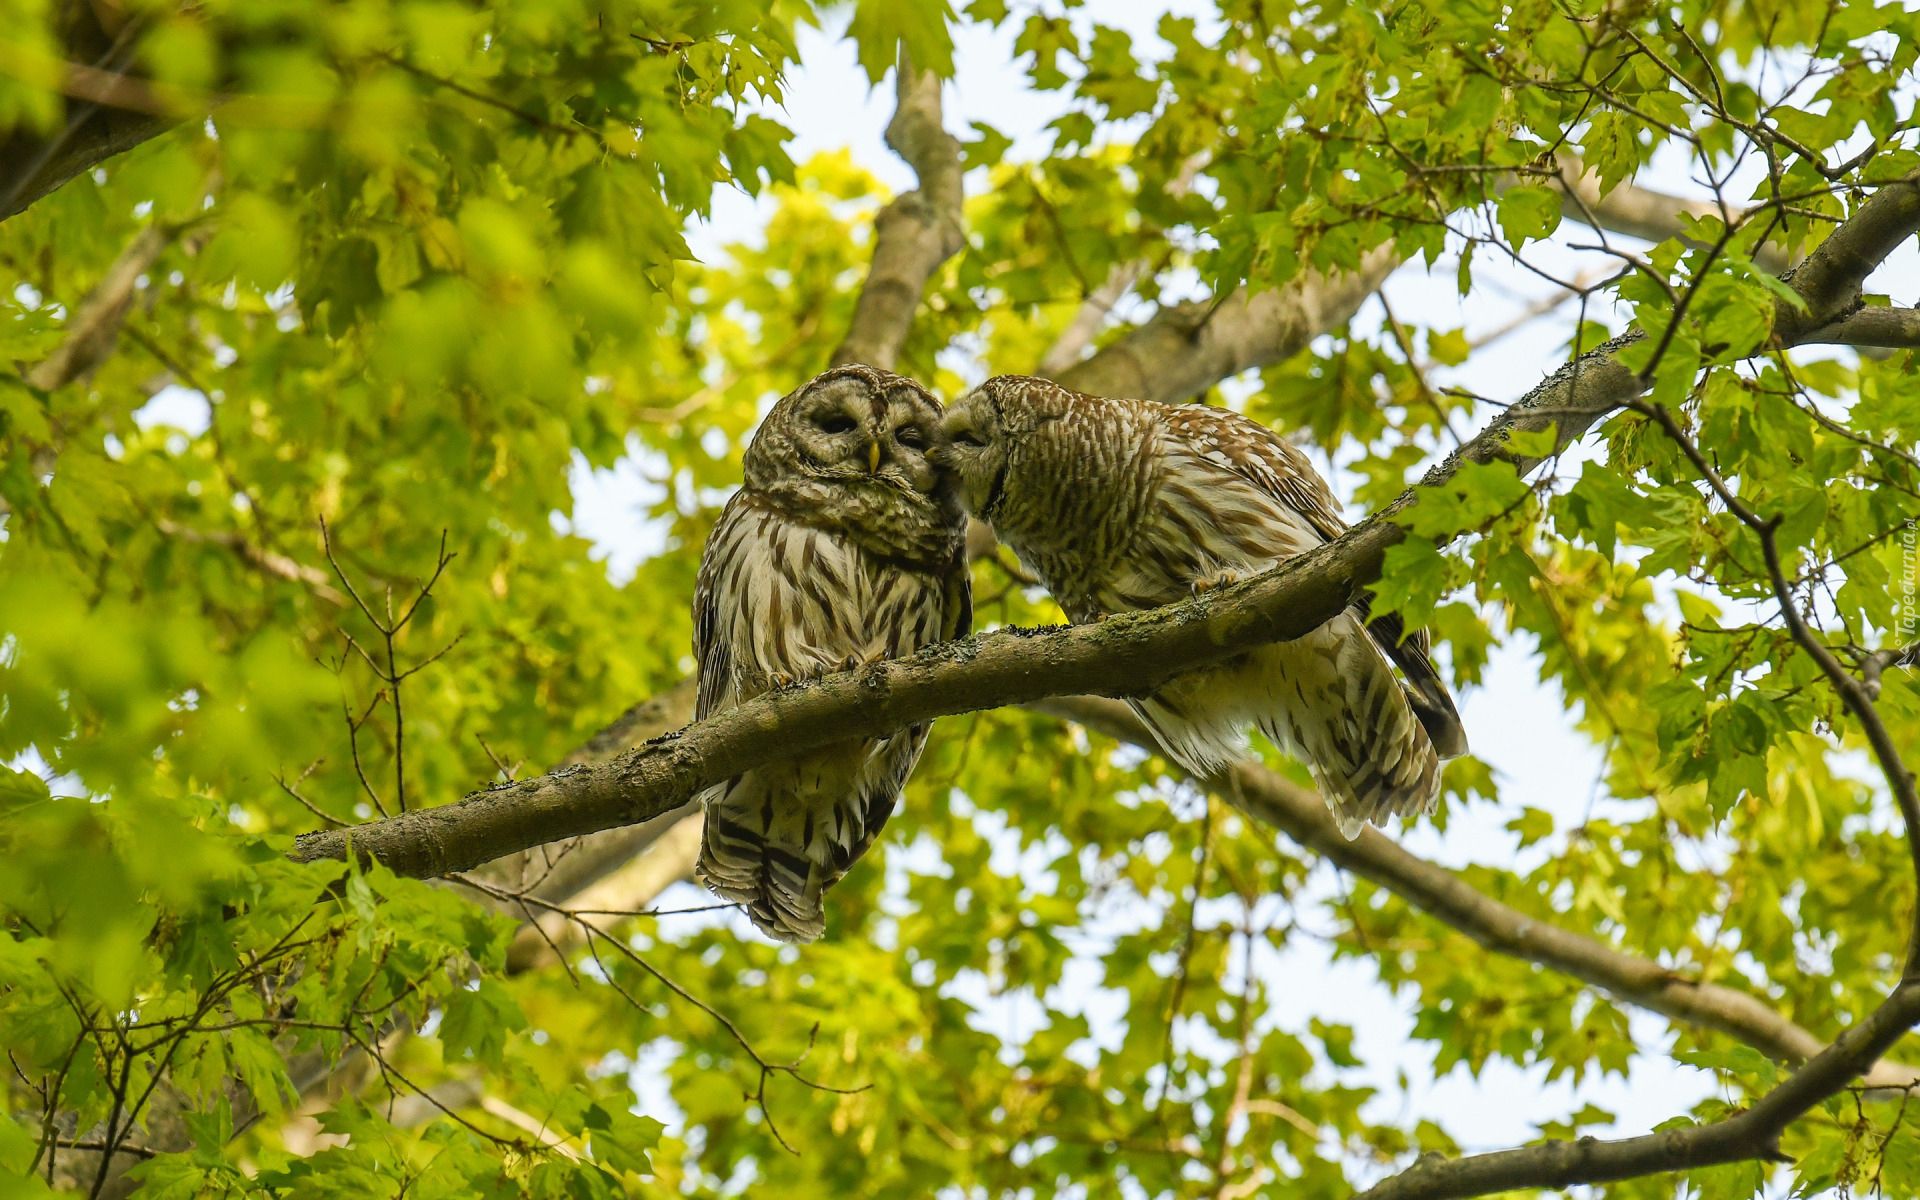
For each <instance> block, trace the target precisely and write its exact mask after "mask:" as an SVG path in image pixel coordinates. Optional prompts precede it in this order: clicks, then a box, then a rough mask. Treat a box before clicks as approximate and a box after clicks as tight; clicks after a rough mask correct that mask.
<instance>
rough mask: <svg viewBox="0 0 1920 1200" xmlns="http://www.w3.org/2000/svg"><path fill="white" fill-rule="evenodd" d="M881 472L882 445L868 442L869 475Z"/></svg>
mask: <svg viewBox="0 0 1920 1200" xmlns="http://www.w3.org/2000/svg"><path fill="white" fill-rule="evenodd" d="M879 470H880V443H879V442H868V443H867V474H869V475H872V474H875V473H876V472H878V471H879Z"/></svg>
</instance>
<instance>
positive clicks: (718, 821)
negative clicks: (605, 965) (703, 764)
mask: <svg viewBox="0 0 1920 1200" xmlns="http://www.w3.org/2000/svg"><path fill="white" fill-rule="evenodd" d="M822 782H823V781H822V780H821V778H820V774H819V773H818V772H817V771H816V770H815V769H814V764H812V763H810V762H809V760H806V759H801V760H798V761H797V762H794V763H783V764H777V765H776V766H773V767H770V768H767V769H766V770H764V771H749V772H748V773H747V774H745V775H742V776H740V777H739V778H737V779H731V780H728V781H727V782H726V783H724V784H721V785H720V786H719V787H715V788H710V789H709V790H708V791H707V792H706V793H705V794H704V795H703V796H702V797H701V799H702V801H703V803H704V806H705V808H706V812H707V821H706V827H705V829H704V830H703V831H702V833H701V837H700V861H699V862H698V863H697V864H696V865H695V866H694V871H693V873H694V878H696V879H698V880H699V881H700V882H701V883H702V884H704V885H705V886H706V888H707V890H708V891H710V892H712V893H713V894H714V895H716V896H719V897H720V898H721V899H723V900H730V901H732V902H734V903H735V904H739V905H742V906H744V907H745V908H746V910H747V916H748V917H749V918H750V919H751V920H752V921H753V923H754V925H755V926H756V927H757V928H758V929H759V930H760V932H762V933H764V934H766V935H767V936H768V937H770V938H773V939H774V940H775V941H781V942H811V941H814V940H815V939H817V938H818V937H819V936H820V935H821V934H822V933H824V932H825V931H826V910H825V908H824V907H823V906H822V897H823V896H824V895H825V894H826V891H827V889H828V888H830V887H832V886H833V885H834V884H835V883H838V882H839V880H840V877H841V876H843V875H845V874H846V873H847V868H849V867H851V866H852V865H853V864H854V862H855V861H857V860H858V859H859V857H860V856H861V855H862V854H864V853H866V851H867V847H868V846H871V845H872V844H873V839H874V837H875V836H877V835H878V834H879V832H880V830H881V828H882V827H884V826H885V825H886V823H887V818H888V817H889V816H891V815H893V803H894V799H895V797H896V796H897V795H898V791H899V790H898V788H897V787H894V788H891V789H889V788H887V787H884V786H880V785H878V784H877V783H873V782H869V781H868V780H866V779H865V778H862V779H860V780H857V781H849V782H850V783H851V786H850V787H848V788H846V789H845V790H841V789H838V788H821V787H819V786H818V785H819V784H820V783H822Z"/></svg>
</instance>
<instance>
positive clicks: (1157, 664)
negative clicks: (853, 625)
mask: <svg viewBox="0 0 1920 1200" xmlns="http://www.w3.org/2000/svg"><path fill="white" fill-rule="evenodd" d="M1896 193H1897V194H1896ZM1916 227H1920V185H1916V184H1915V183H1913V182H1912V181H1911V180H1909V181H1905V182H1903V183H1901V184H1896V185H1892V186H1890V187H1889V188H1886V189H1883V190H1882V193H1881V194H1879V195H1876V196H1874V197H1873V198H1872V199H1870V200H1868V201H1867V202H1866V203H1865V204H1863V205H1861V206H1860V209H1859V210H1858V211H1857V212H1856V214H1855V215H1854V217H1853V218H1850V219H1849V220H1848V221H1847V222H1845V223H1844V224H1843V225H1842V226H1841V227H1840V228H1839V229H1838V230H1836V231H1835V233H1834V234H1833V235H1832V236H1831V237H1830V238H1829V239H1828V240H1827V242H1825V243H1823V244H1822V245H1821V246H1820V247H1819V248H1818V249H1816V250H1815V251H1814V253H1813V254H1812V255H1811V256H1810V257H1809V258H1808V260H1807V262H1806V263H1804V264H1802V266H1801V267H1800V268H1799V270H1798V271H1796V273H1795V276H1794V279H1793V281H1792V282H1793V285H1794V286H1795V287H1796V289H1798V290H1800V291H1801V292H1802V293H1803V296H1804V299H1805V300H1806V303H1807V306H1808V308H1809V310H1810V311H1812V312H1815V313H1826V314H1833V313H1836V312H1839V311H1843V310H1844V309H1846V308H1849V307H1852V306H1854V305H1856V304H1857V303H1858V287H1859V283H1860V281H1861V280H1863V279H1864V278H1865V277H1866V275H1867V274H1868V273H1869V272H1870V271H1871V270H1872V263H1871V262H1870V261H1868V259H1869V257H1870V255H1871V253H1872V252H1873V250H1874V248H1878V253H1879V254H1880V255H1881V257H1884V256H1885V254H1886V253H1889V252H1891V250H1892V249H1893V248H1894V247H1895V246H1897V245H1898V244H1899V243H1900V242H1901V241H1903V240H1905V239H1906V238H1907V237H1910V236H1912V234H1913V231H1914V229H1915V228H1916ZM1816 284H1818V285H1820V286H1823V287H1834V288H1842V289H1844V288H1847V287H1852V288H1853V289H1854V292H1853V294H1852V295H1851V296H1845V297H1836V296H1834V295H1831V294H1828V293H1826V292H1821V291H1817V290H1815V285H1816ZM1787 311H1788V312H1792V310H1791V309H1789V310H1787ZM1828 319H1831V318H1830V316H1829V318H1828ZM1820 323H1821V324H1825V323H1826V321H1824V320H1823V321H1822V322H1820ZM1809 327H1811V326H1809ZM1792 332H1793V331H1792V329H1791V327H1789V328H1788V329H1787V330H1785V333H1786V334H1787V335H1788V337H1789V338H1790V336H1791V334H1792ZM1622 344H1624V340H1616V341H1615V342H1612V343H1609V344H1608V345H1606V346H1603V347H1601V348H1600V349H1598V350H1596V351H1593V352H1591V353H1589V354H1587V355H1583V356H1582V357H1581V358H1579V359H1577V360H1575V361H1574V362H1573V363H1570V364H1568V365H1567V366H1566V367H1563V368H1562V369H1561V370H1560V371H1558V372H1556V373H1555V374H1554V375H1553V376H1551V377H1549V378H1548V379H1547V380H1546V381H1544V382H1543V383H1542V384H1541V385H1540V386H1539V387H1537V388H1535V389H1534V390H1533V392H1532V393H1530V394H1529V395H1528V396H1527V397H1526V398H1525V399H1524V400H1522V401H1521V402H1520V403H1519V404H1516V405H1514V406H1513V407H1512V408H1510V409H1508V410H1507V411H1506V412H1505V413H1504V414H1503V415H1502V416H1501V418H1500V419H1499V420H1498V421H1495V422H1494V423H1493V424H1492V425H1491V426H1490V427H1489V428H1488V429H1487V430H1485V431H1483V432H1482V433H1481V434H1480V435H1479V436H1477V437H1475V438H1474V439H1473V441H1472V442H1470V443H1468V444H1467V445H1465V446H1463V447H1461V449H1459V450H1458V451H1456V452H1455V453H1454V454H1452V455H1450V456H1449V457H1448V458H1447V460H1446V461H1445V462H1443V463H1441V464H1439V465H1438V466H1436V467H1435V468H1434V469H1433V470H1432V471H1430V472H1429V473H1428V475H1427V478H1426V480H1425V484H1426V485H1428V486H1432V485H1436V484H1439V483H1443V482H1444V481H1445V480H1447V479H1448V478H1450V477H1451V476H1452V475H1453V473H1454V472H1455V471H1456V470H1458V469H1459V467H1460V465H1461V464H1462V463H1464V462H1469V461H1478V462H1485V461H1488V460H1491V459H1493V458H1496V457H1498V458H1505V459H1507V460H1509V461H1512V462H1514V463H1515V465H1516V466H1517V467H1519V468H1520V469H1521V470H1522V471H1530V470H1531V469H1532V468H1533V467H1534V466H1537V465H1538V463H1539V461H1540V460H1539V459H1537V458H1526V457H1524V456H1520V455H1516V454H1514V453H1512V452H1511V451H1509V450H1508V449H1507V447H1506V441H1507V438H1508V437H1509V436H1510V435H1511V433H1512V432H1513V431H1515V430H1522V429H1525V430H1537V429H1544V428H1549V427H1551V428H1554V429H1555V430H1556V434H1557V437H1556V440H1557V442H1558V444H1559V445H1560V446H1565V445H1567V444H1568V443H1570V442H1571V441H1573V440H1574V439H1575V438H1577V437H1579V436H1581V435H1582V434H1583V433H1584V432H1585V431H1586V430H1587V429H1588V428H1590V427H1591V426H1592V424H1593V423H1594V422H1595V421H1597V420H1599V419H1600V418H1602V417H1603V416H1605V415H1606V414H1608V413H1610V412H1612V411H1614V410H1615V409H1617V408H1618V407H1619V406H1620V405H1622V404H1623V403H1625V402H1626V401H1627V400H1629V399H1632V398H1633V397H1635V396H1637V395H1638V394H1639V393H1640V392H1641V391H1642V390H1643V389H1644V387H1645V386H1646V384H1647V381H1645V380H1643V379H1642V378H1641V377H1639V376H1638V375H1636V374H1635V373H1634V372H1633V371H1632V370H1630V369H1628V368H1627V367H1625V366H1624V365H1622V364H1621V363H1620V362H1619V361H1618V360H1617V359H1616V358H1614V357H1613V353H1614V351H1616V350H1618V349H1619V348H1620V346H1621V345H1622ZM1412 499H1413V494H1412V493H1409V494H1408V495H1407V496H1403V497H1402V499H1401V500H1400V501H1399V502H1398V503H1397V504H1396V506H1395V507H1396V508H1398V507H1401V506H1404V505H1406V504H1409V503H1411V502H1412ZM1386 515H1387V514H1383V517H1376V518H1375V519H1373V520H1370V521H1367V522H1365V523H1363V524H1361V525H1359V526H1357V527H1355V528H1354V529H1353V530H1351V531H1350V532H1349V533H1347V534H1346V535H1345V536H1343V537H1342V538H1340V539H1339V540H1338V541H1335V542H1332V543H1330V544H1328V545H1326V546H1323V547H1320V548H1319V549H1317V550H1315V551H1314V552H1312V553H1310V554H1307V555H1303V556H1301V557H1300V558H1297V559H1294V560H1292V561H1290V562H1288V563H1285V564H1283V565H1281V566H1280V567H1277V568H1275V569H1274V570H1273V571H1270V572H1268V573H1266V574H1265V575H1262V576H1258V577H1256V578H1254V579H1251V580H1247V581H1244V582H1242V583H1240V584H1237V585H1235V586H1233V587H1231V588H1226V589H1222V590H1220V591H1218V592H1215V593H1212V594H1209V595H1207V596H1203V597H1200V598H1198V599H1195V600H1192V601H1187V602H1185V603H1182V604H1177V605H1172V606H1170V607H1168V608H1164V609H1159V610H1155V611H1152V612H1145V613H1130V614H1125V615H1121V616H1116V617H1113V618H1110V619H1108V620H1107V621H1105V622H1102V623H1101V624H1099V625H1095V626H1085V627H1075V628H1068V629H1062V630H1049V631H1045V632H1041V633H1037V634H1025V633H1021V632H1016V631H1001V632H998V633H994V634H990V635H987V636H984V637H976V638H969V639H966V640H964V641H960V642H954V643H949V644H946V645H943V646H937V647H932V648H930V649H929V650H927V651H924V652H922V653H921V654H919V655H916V656H914V657H913V658H909V659H903V660H896V661H888V662H879V663H871V664H868V665H866V666H864V667H861V668H860V669H858V670H857V671H853V672H847V673H842V674H837V675H833V676H829V677H827V678H825V679H822V680H819V681H817V682H815V683H812V684H809V685H803V686H798V687H794V688H789V689H784V690H781V691H777V692H773V693H769V694H768V695H765V696H761V697H759V698H757V699H755V700H753V701H751V702H749V703H747V704H744V705H742V706H740V707H739V708H736V709H734V710H732V711H730V712H728V713H725V714H722V715H720V716H717V717H714V718H712V719H710V720H707V721H704V722H701V723H699V724H697V725H694V726H691V727H689V728H688V729H686V730H685V731H683V732H682V733H680V734H678V735H675V736H673V737H670V738H665V739H661V740H658V741H655V742H652V743H649V744H647V745H645V746H642V747H641V748H640V749H638V750H636V751H634V752H632V753H631V754H629V755H627V756H625V757H623V758H621V759H619V760H617V761H615V762H613V763H610V764H607V765H605V766H602V767H578V768H573V769H571V770H565V771H560V772H556V773H554V774H552V775H549V776H545V777H542V778H540V779H535V780H529V781H527V782H524V783H518V784H512V785H507V786H504V787H500V788H496V789H493V790H491V791H489V792H486V793H481V794H478V795H475V796H472V797H469V798H468V799H466V800H464V801H462V802H460V803H459V804H455V805H449V806H446V807H444V808H435V809H426V810H423V811H419V812H414V813H408V814H406V815H405V816H403V817H398V818H395V819H393V820H391V821H381V822H374V823H370V824H368V825H363V826H359V827H356V828H353V829H346V830H334V831H327V832H321V833H313V834H307V835H305V836H303V837H302V838H301V839H300V840H299V842H298V843H297V845H296V847H295V849H294V857H295V858H297V859H300V860H303V861H304V860H312V859H317V858H341V857H344V856H345V855H346V854H348V853H349V852H350V851H349V845H351V846H352V847H353V848H354V851H355V852H358V853H360V854H363V855H371V856H372V857H375V858H378V859H380V860H381V861H382V862H384V863H386V864H387V865H388V866H389V867H390V868H392V869H393V870H395V871H398V872H400V873H402V874H408V875H440V874H446V873H448V872H453V871H463V870H468V869H470V868H472V867H474V866H476V865H478V864H479V863H482V862H485V861H488V860H490V859H493V858H497V857H499V856H501V855H502V854H506V853H511V852H514V851H517V850H522V849H525V848H527V847H530V846H536V845H539V844H541V843H544V842H549V841H553V840H556V839H557V838H561V837H569V836H577V835H580V834H585V833H591V832H595V831H598V830H601V829H606V828H611V827H613V826H617V825H623V824H633V823H637V822H639V821H643V820H647V819H649V818H652V817H656V816H659V815H660V814H662V813H664V812H668V811H671V810H672V809H675V808H678V807H680V806H681V805H683V804H685V803H687V802H688V801H689V800H691V799H692V798H693V796H694V795H696V794H697V793H698V792H699V791H700V790H701V789H702V788H704V787H707V786H709V785H711V784H713V783H717V782H719V781H721V780H724V779H728V778H731V777H732V776H734V775H738V774H740V773H741V772H743V771H747V770H751V769H753V768H754V767H758V766H761V765H763V764H765V763H767V762H771V761H774V760H776V759H778V758H783V757H786V756H790V755H792V754H794V753H797V752H800V751H803V750H806V749H810V748H812V747H815V746H821V745H825V744H828V743H830V742H835V741H840V740H844V739H847V738H853V737H868V736H879V735H882V734H885V733H889V732H892V731H893V730H896V729H899V728H902V727H904V726H906V725H909V724H912V723H915V722H917V721H922V720H930V719H932V718H934V717H938V716H942V715H946V714H949V713H956V712H968V711H974V710H977V709H982V708H991V707H998V706H1000V705H1004V704H1014V703H1023V702H1026V701H1031V700H1039V699H1044V698H1046V697H1048V696H1058V695H1070V694H1075V693H1081V692H1092V693H1095V694H1101V695H1109V696H1129V695H1139V694H1142V693H1144V692H1147V691H1150V690H1152V689H1153V688H1154V687H1155V686H1157V685H1158V684H1160V683H1161V682H1163V681H1165V680H1166V679H1167V678H1170V677H1171V676H1172V675H1174V674H1177V673H1179V672H1180V671H1184V670H1188V669H1191V668H1193V667H1196V666H1200V665H1204V664H1206V663H1211V662H1216V661H1219V660H1220V659H1222V658H1225V657H1228V656H1230V655H1232V654H1234V653H1238V652H1240V651H1242V650H1245V649H1247V648H1250V647H1252V646H1255V645H1261V644H1265V643H1268V642H1273V641H1284V640H1288V639H1290V638H1294V637H1298V636H1300V635H1302V634H1304V633H1306V632H1308V631H1310V630H1312V629H1314V628H1317V627H1318V625H1319V624H1320V623H1321V622H1322V621H1324V620H1326V619H1327V618H1328V617H1329V616H1331V615H1333V614H1335V613H1338V612H1340V611H1342V610H1343V609H1344V608H1346V607H1347V605H1348V604H1350V603H1351V602H1352V601H1353V600H1354V599H1355V597H1356V596H1357V595H1358V594H1359V589H1360V588H1362V587H1364V586H1365V585H1366V584H1368V583H1371V582H1372V581H1373V580H1374V579H1376V578H1378V574H1379V569H1380V561H1381V558H1382V556H1383V555H1384V554H1385V552H1386V549H1387V547H1388V546H1390V545H1393V544H1394V543H1396V542H1398V541H1399V540H1400V538H1401V536H1402V533H1401V529H1400V527H1399V526H1398V525H1396V524H1394V523H1393V522H1392V521H1391V520H1389V519H1383V518H1384V517H1385V516H1386Z"/></svg>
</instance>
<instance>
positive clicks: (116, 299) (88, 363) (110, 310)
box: [0, 222, 177, 515]
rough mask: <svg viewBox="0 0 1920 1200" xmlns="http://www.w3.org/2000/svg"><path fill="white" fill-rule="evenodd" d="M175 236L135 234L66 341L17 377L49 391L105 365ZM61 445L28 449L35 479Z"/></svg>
mask: <svg viewBox="0 0 1920 1200" xmlns="http://www.w3.org/2000/svg"><path fill="white" fill-rule="evenodd" d="M176 232H177V231H176V230H173V229H170V228H168V227H166V226H164V225H161V224H160V223H158V222H155V223H154V224H151V225H148V226H146V227H144V228H143V229H141V230H140V232H139V233H137V234H135V235H134V236H133V240H132V241H130V242H128V243H127V245H126V248H125V249H123V250H121V251H120V253H119V255H118V256H117V257H115V259H114V260H113V263H112V264H111V265H110V266H108V267H107V270H106V273H105V274H104V275H102V276H101V277H100V282H98V283H96V284H94V285H93V290H92V291H90V292H88V293H87V298H86V299H85V300H82V301H81V302H80V304H79V306H78V307H77V308H76V309H74V311H73V316H72V318H71V319H70V320H68V322H67V327H66V336H65V337H63V338H61V339H60V344H59V345H58V346H55V347H54V348H53V353H52V354H49V355H47V357H46V358H44V359H42V360H41V361H40V362H38V363H36V364H34V365H33V366H32V367H29V368H28V369H27V370H26V372H25V373H24V374H23V375H22V376H21V378H23V379H25V380H26V382H27V384H28V385H29V386H31V387H36V388H38V389H40V390H41V391H43V392H51V391H54V390H55V389H57V388H63V387H65V386H67V385H68V384H69V383H72V382H73V381H74V380H76V379H79V378H81V377H83V376H85V375H87V374H88V373H90V372H92V371H93V370H95V369H96V368H98V367H99V366H100V364H101V363H102V362H104V361H106V357H107V355H109V354H111V353H112V352H113V347H114V344H115V343H116V342H118V341H119V339H120V326H121V324H122V322H124V321H125V320H126V316H127V309H128V308H130V307H131V306H132V304H133V293H134V289H135V287H136V286H137V285H138V283H139V280H140V276H142V275H144V274H145V273H146V272H147V270H148V268H150V267H152V266H153V263H154V260H155V259H157V258H159V257H160V252H161V251H163V250H165V249H166V248H167V246H168V244H170V243H171V242H172V241H173V239H174V235H175V233H176ZM59 441H60V436H59V433H58V430H56V431H55V434H54V436H53V437H52V438H50V439H49V441H48V442H47V443H46V444H43V445H33V446H32V450H31V459H32V464H33V471H34V474H35V475H36V476H45V475H49V474H51V473H52V472H53V468H54V465H55V463H56V462H58V460H59V456H60V446H59V444H58V443H59ZM11 508H12V506H11V505H9V504H8V503H7V499H6V497H4V496H0V515H4V514H5V513H7V512H9V511H11Z"/></svg>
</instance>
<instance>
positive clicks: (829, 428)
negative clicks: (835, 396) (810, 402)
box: [813, 412, 860, 433]
mask: <svg viewBox="0 0 1920 1200" xmlns="http://www.w3.org/2000/svg"><path fill="white" fill-rule="evenodd" d="M813 425H814V428H816V429H818V430H819V431H820V432H821V433H852V432H853V431H854V430H855V429H857V428H859V427H860V422H858V421H856V420H854V419H853V418H852V417H850V416H848V415H847V414H845V413H838V412H830V413H822V414H821V415H820V416H817V417H815V418H814V419H813Z"/></svg>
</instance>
